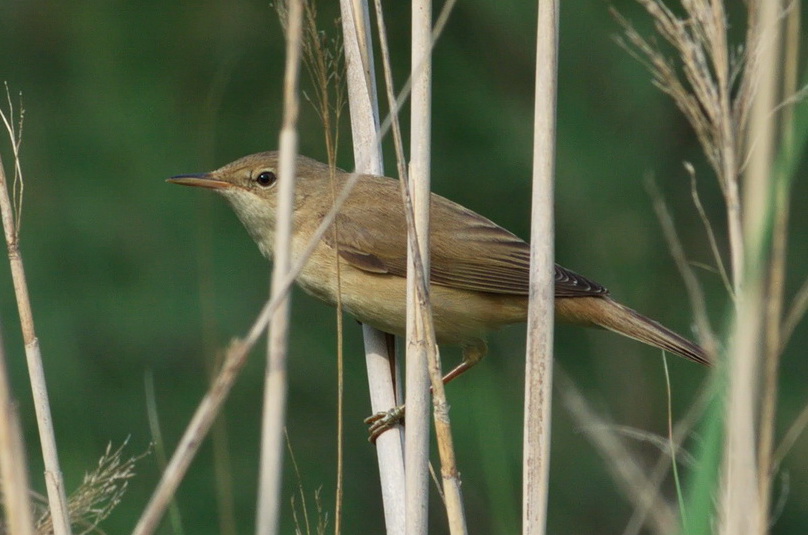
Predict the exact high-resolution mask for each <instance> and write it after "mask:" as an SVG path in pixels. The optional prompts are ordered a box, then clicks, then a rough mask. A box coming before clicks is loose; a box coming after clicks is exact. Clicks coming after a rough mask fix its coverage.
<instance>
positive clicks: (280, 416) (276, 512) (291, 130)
mask: <svg viewBox="0 0 808 535" xmlns="http://www.w3.org/2000/svg"><path fill="white" fill-rule="evenodd" d="M288 6H289V18H288V20H287V23H286V69H285V73H284V84H283V85H284V88H283V104H284V106H283V124H282V126H281V132H280V140H279V146H280V155H279V161H278V164H279V165H278V171H279V172H278V175H279V176H278V214H277V223H276V228H275V244H274V252H273V262H272V264H273V266H272V267H273V270H272V291H271V297H270V298H271V299H275V298H277V299H280V302H279V304H278V307H277V309H276V311H275V313H274V314H273V315H272V318H271V319H270V323H269V327H268V337H267V338H268V340H267V342H268V347H267V349H268V356H267V369H266V375H265V379H266V380H265V383H264V417H263V423H262V432H261V466H260V478H259V487H258V507H257V509H258V512H257V520H256V528H255V532H256V534H260V535H267V534H274V533H278V529H279V527H280V510H281V490H282V486H281V480H282V478H281V476H282V474H283V436H284V426H285V424H286V397H287V390H288V381H287V373H286V361H287V357H288V338H289V312H290V308H291V295H290V293H289V291H288V290H287V289H285V288H284V287H283V285H282V277H283V276H284V275H286V274H287V273H288V272H289V269H290V266H291V248H292V217H293V211H294V186H295V163H296V160H297V145H298V136H297V119H298V115H299V110H300V99H299V96H298V82H299V78H300V56H301V47H302V40H303V1H302V0H289V4H288Z"/></svg>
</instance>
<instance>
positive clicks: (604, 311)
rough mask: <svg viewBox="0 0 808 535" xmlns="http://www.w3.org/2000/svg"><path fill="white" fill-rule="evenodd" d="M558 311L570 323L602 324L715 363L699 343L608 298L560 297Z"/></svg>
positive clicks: (642, 339)
mask: <svg viewBox="0 0 808 535" xmlns="http://www.w3.org/2000/svg"><path fill="white" fill-rule="evenodd" d="M556 313H557V314H558V315H559V316H560V317H561V318H562V319H565V320H566V321H568V322H571V323H578V324H583V325H589V326H596V327H602V328H604V329H608V330H610V331H613V332H616V333H618V334H622V335H623V336H627V337H629V338H633V339H635V340H638V341H640V342H643V343H645V344H648V345H651V346H654V347H657V348H659V349H663V350H665V351H670V352H671V353H675V354H676V355H679V356H680V357H684V358H686V359H688V360H692V361H694V362H698V363H699V364H704V365H706V366H710V365H712V363H711V362H710V359H709V357H708V356H707V354H706V353H705V351H704V349H702V348H701V347H700V346H698V345H697V344H695V343H693V342H691V341H690V340H688V339H687V338H684V337H683V336H680V335H678V334H676V333H675V332H673V331H671V330H670V329H668V328H667V327H664V326H663V325H661V324H659V323H657V322H656V321H654V320H652V319H651V318H647V317H645V316H643V315H642V314H640V313H639V312H637V311H635V310H632V309H630V308H628V307H627V306H623V305H621V304H620V303H618V302H616V301H614V300H612V299H610V298H608V297H568V298H562V299H556Z"/></svg>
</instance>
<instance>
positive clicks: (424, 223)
mask: <svg viewBox="0 0 808 535" xmlns="http://www.w3.org/2000/svg"><path fill="white" fill-rule="evenodd" d="M431 33H432V1H431V0H414V1H413V2H412V43H411V50H412V51H411V59H410V65H411V75H410V76H411V77H412V96H411V108H410V110H411V112H410V121H411V126H410V166H409V169H408V171H407V176H406V177H405V176H401V177H399V178H400V179H401V180H405V179H407V182H406V185H407V187H408V188H409V195H410V199H411V200H412V207H413V226H412V227H408V229H407V232H408V234H409V235H410V239H408V240H407V243H408V250H407V358H406V362H407V366H406V385H407V390H406V396H405V398H406V404H407V425H406V427H405V428H404V437H405V442H404V444H405V449H404V466H405V467H406V478H407V480H406V491H407V494H406V496H407V505H406V513H407V533H413V534H415V533H427V525H428V520H429V508H428V506H429V397H430V394H429V367H428V357H427V351H429V349H428V348H427V346H426V343H425V339H424V319H425V318H426V315H425V314H424V313H423V310H422V309H421V308H420V307H419V303H421V306H429V294H428V285H427V286H426V288H427V293H426V295H424V296H423V300H421V299H419V298H418V293H419V292H418V289H417V287H416V281H417V279H418V278H419V277H420V278H422V279H426V280H429V195H430V172H429V171H430V142H431V131H430V126H431V123H430V120H431V112H432V107H431V102H432V54H431V49H432V35H431ZM389 90H390V89H389V88H388V91H389ZM394 120H395V118H394ZM415 248H418V251H417V252H416V251H415V250H414V249H415ZM416 256H420V259H421V262H420V265H416V263H415V257H416ZM416 270H421V273H420V275H419V274H418V273H416ZM427 328H431V327H427ZM433 350H434V348H433Z"/></svg>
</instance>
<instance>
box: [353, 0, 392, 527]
mask: <svg viewBox="0 0 808 535" xmlns="http://www.w3.org/2000/svg"><path fill="white" fill-rule="evenodd" d="M340 12H341V15H342V29H343V37H344V39H343V42H344V47H345V65H346V68H347V72H346V77H347V80H348V106H349V109H350V114H351V132H352V134H353V147H354V162H355V164H356V172H357V173H372V174H376V175H382V174H384V169H383V165H382V155H381V135H380V131H379V111H378V102H377V96H376V78H375V70H374V67H373V50H372V48H371V45H370V20H369V14H368V6H367V2H365V1H361V0H340ZM362 331H363V334H364V337H365V360H366V364H367V369H368V384H369V391H370V398H371V407H372V410H373V411H374V412H381V411H386V410H388V409H390V408H391V407H394V406H396V405H397V404H398V403H397V399H396V394H395V384H394V381H395V378H394V376H393V373H391V371H392V369H393V368H392V367H391V365H390V363H391V362H392V361H393V359H394V355H393V354H391V353H390V352H389V347H388V344H387V341H386V339H385V335H384V333H382V332H381V331H378V330H376V329H373V328H372V327H369V326H367V325H363V327H362ZM399 386H400V385H399ZM402 441H403V433H402V432H401V428H400V427H397V428H394V429H392V430H390V431H387V432H385V433H383V434H382V435H381V436H380V437H379V438H378V440H377V441H376V451H377V455H378V462H379V476H380V479H381V490H382V500H383V504H384V518H385V525H386V527H387V533H388V534H403V533H404V525H405V513H404V499H403V497H404V495H405V491H404V481H405V479H404V452H403V444H402Z"/></svg>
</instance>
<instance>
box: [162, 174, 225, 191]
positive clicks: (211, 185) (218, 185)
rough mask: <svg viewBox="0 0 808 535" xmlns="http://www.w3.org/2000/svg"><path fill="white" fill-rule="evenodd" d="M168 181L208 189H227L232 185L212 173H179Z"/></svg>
mask: <svg viewBox="0 0 808 535" xmlns="http://www.w3.org/2000/svg"><path fill="white" fill-rule="evenodd" d="M166 182H171V183H172V184H180V185H182V186H196V187H198V188H208V189H227V188H229V187H231V186H232V184H231V183H230V182H226V181H224V180H219V179H218V178H214V177H213V176H212V175H211V174H210V173H198V174H194V175H177V176H172V177H171V178H169V179H167V180H166Z"/></svg>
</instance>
